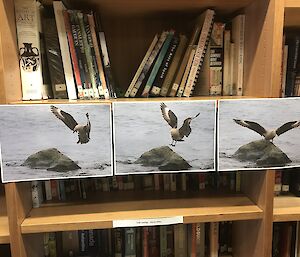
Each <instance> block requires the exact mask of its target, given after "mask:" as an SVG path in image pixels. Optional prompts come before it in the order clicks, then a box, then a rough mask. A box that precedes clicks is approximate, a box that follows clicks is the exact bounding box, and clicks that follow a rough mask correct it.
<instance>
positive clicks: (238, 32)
mask: <svg viewBox="0 0 300 257" xmlns="http://www.w3.org/2000/svg"><path fill="white" fill-rule="evenodd" d="M231 23H232V41H233V43H234V73H233V86H234V89H233V94H234V95H237V96H242V95H243V83H244V44H245V15H244V14H240V15H238V16H236V17H235V18H233V20H232V21H231Z"/></svg>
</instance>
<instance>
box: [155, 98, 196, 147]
mask: <svg viewBox="0 0 300 257" xmlns="http://www.w3.org/2000/svg"><path fill="white" fill-rule="evenodd" d="M160 109H161V113H162V116H163V118H164V119H165V121H166V122H167V123H168V124H169V125H170V126H171V130H170V133H171V137H172V143H171V144H170V146H175V145H176V142H178V141H184V140H183V138H184V137H188V136H189V135H190V134H191V132H192V129H191V127H190V124H191V122H192V120H193V119H195V118H197V117H198V116H199V114H200V113H198V114H196V115H195V116H194V117H189V118H186V119H185V120H184V121H183V124H182V126H181V127H180V128H177V125H178V124H177V116H176V115H175V114H174V112H172V111H171V110H170V109H169V108H168V107H167V106H166V105H165V104H164V103H161V104H160Z"/></svg>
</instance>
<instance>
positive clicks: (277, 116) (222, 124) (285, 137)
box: [218, 98, 300, 171]
mask: <svg viewBox="0 0 300 257" xmlns="http://www.w3.org/2000/svg"><path fill="white" fill-rule="evenodd" d="M218 116H219V119H218V134H219V136H218V146H219V147H218V148H219V151H218V153H219V159H218V163H219V165H218V166H219V170H221V171H222V170H243V169H251V170H253V169H265V168H275V169H276V168H288V167H297V166H300V151H299V147H300V145H299V142H300V126H299V125H300V99H299V98H284V99H283V98H281V99H280V98H269V99H244V100H221V101H219V113H218Z"/></svg>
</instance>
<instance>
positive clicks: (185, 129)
mask: <svg viewBox="0 0 300 257" xmlns="http://www.w3.org/2000/svg"><path fill="white" fill-rule="evenodd" d="M191 120H192V119H191V118H186V119H185V120H184V122H183V124H182V126H181V128H180V129H179V134H180V135H182V136H186V137H188V136H189V135H190V134H191V132H192V129H191V126H190V122H191Z"/></svg>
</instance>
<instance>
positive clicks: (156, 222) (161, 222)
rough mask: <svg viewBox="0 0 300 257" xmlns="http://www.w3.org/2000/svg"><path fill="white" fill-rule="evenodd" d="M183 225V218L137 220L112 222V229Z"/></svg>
mask: <svg viewBox="0 0 300 257" xmlns="http://www.w3.org/2000/svg"><path fill="white" fill-rule="evenodd" d="M180 223H183V216H175V217H163V218H149V219H137V220H113V228H126V227H149V226H165V225H172V224H180Z"/></svg>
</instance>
